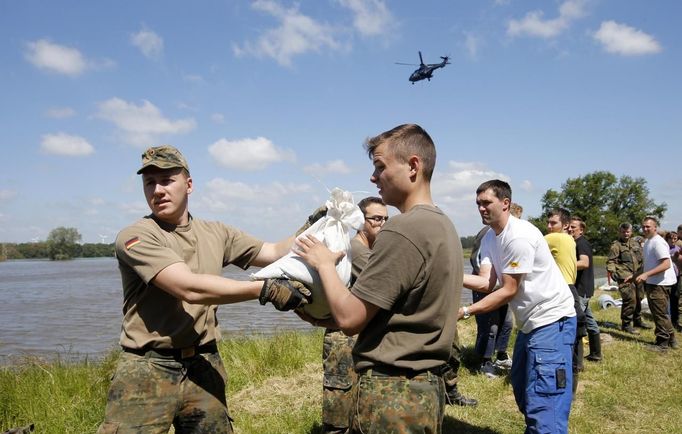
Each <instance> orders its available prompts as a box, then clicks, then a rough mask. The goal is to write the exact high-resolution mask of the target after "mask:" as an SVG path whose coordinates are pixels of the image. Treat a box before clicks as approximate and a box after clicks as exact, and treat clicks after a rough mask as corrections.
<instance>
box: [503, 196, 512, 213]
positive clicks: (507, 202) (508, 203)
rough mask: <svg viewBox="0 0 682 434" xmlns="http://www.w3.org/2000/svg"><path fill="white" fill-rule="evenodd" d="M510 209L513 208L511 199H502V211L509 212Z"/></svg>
mask: <svg viewBox="0 0 682 434" xmlns="http://www.w3.org/2000/svg"><path fill="white" fill-rule="evenodd" d="M510 208H511V199H509V198H508V197H505V198H504V199H502V211H509V209H510Z"/></svg>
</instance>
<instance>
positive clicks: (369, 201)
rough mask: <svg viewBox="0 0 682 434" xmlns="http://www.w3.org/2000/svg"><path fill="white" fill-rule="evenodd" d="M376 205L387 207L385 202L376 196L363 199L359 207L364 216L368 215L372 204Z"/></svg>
mask: <svg viewBox="0 0 682 434" xmlns="http://www.w3.org/2000/svg"><path fill="white" fill-rule="evenodd" d="M373 203H376V204H377V205H383V206H386V204H385V203H384V200H383V199H382V198H380V197H376V196H369V197H366V198H364V199H362V200H361V201H360V202H358V207H359V208H360V211H362V214H363V215H365V216H366V215H367V207H368V206H370V205H371V204H373Z"/></svg>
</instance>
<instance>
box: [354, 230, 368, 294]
mask: <svg viewBox="0 0 682 434" xmlns="http://www.w3.org/2000/svg"><path fill="white" fill-rule="evenodd" d="M371 253H372V251H371V250H370V249H369V247H367V246H366V245H364V244H363V243H362V241H360V240H358V239H357V238H355V237H353V238H351V240H350V256H351V258H350V259H351V278H350V279H351V285H353V283H354V282H355V280H356V279H357V278H358V276H359V275H360V273H361V272H362V270H364V269H365V266H366V265H367V260H368V259H369V255H370V254H371Z"/></svg>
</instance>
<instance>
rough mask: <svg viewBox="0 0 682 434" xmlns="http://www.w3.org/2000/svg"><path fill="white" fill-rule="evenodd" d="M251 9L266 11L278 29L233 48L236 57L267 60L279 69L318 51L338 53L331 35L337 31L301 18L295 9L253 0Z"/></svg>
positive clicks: (275, 3)
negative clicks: (295, 59) (301, 56)
mask: <svg viewBox="0 0 682 434" xmlns="http://www.w3.org/2000/svg"><path fill="white" fill-rule="evenodd" d="M252 7H253V8H254V9H257V10H260V11H263V12H266V13H268V14H270V15H272V16H273V17H274V18H276V19H277V20H278V21H279V25H278V27H275V28H273V29H270V30H268V31H266V32H265V33H264V34H263V35H262V36H261V37H260V38H258V40H257V41H255V42H249V41H247V42H245V43H244V45H243V46H241V47H240V46H238V45H236V44H235V45H233V52H234V54H235V55H236V56H243V55H246V54H250V55H254V56H257V57H271V58H273V59H274V60H275V61H277V63H279V64H280V65H282V66H291V62H292V59H293V57H295V56H298V55H301V54H305V53H308V52H311V51H316V52H318V51H321V50H322V49H331V50H340V49H342V48H343V46H342V44H341V43H340V42H338V41H337V40H336V39H335V38H334V35H335V34H336V33H337V31H336V30H335V29H334V28H333V27H332V26H330V25H327V24H322V23H319V22H317V21H315V20H314V19H313V18H311V17H309V16H307V15H303V14H302V13H300V12H299V11H298V8H297V7H296V6H294V7H292V8H289V9H286V8H284V7H282V6H281V5H280V4H278V3H277V2H275V1H273V0H256V1H254V2H253V3H252Z"/></svg>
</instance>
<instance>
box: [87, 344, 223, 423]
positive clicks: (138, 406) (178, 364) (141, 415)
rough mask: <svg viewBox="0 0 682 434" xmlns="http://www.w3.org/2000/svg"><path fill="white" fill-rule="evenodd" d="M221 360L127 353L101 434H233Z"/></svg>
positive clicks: (114, 381)
mask: <svg viewBox="0 0 682 434" xmlns="http://www.w3.org/2000/svg"><path fill="white" fill-rule="evenodd" d="M226 383H227V373H226V372H225V368H224V367H223V362H222V360H221V359H220V354H218V353H213V354H198V355H196V356H194V357H191V358H188V359H184V360H175V359H173V358H170V357H156V356H154V357H152V356H149V355H147V356H138V355H136V354H130V353H125V352H124V353H122V354H121V358H120V360H119V362H118V366H117V368H116V372H115V373H114V375H113V377H112V381H111V386H110V387H109V396H108V401H107V408H106V413H105V419H104V422H103V423H102V425H100V427H99V430H98V431H97V432H98V434H109V433H119V434H121V433H131V434H132V433H144V434H151V433H159V434H160V433H164V434H166V433H168V430H169V428H170V426H171V424H172V425H173V426H174V427H175V432H176V434H182V433H190V432H191V433H223V434H230V433H232V424H231V419H230V417H229V414H228V410H227V400H226V397H225V385H226Z"/></svg>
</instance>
